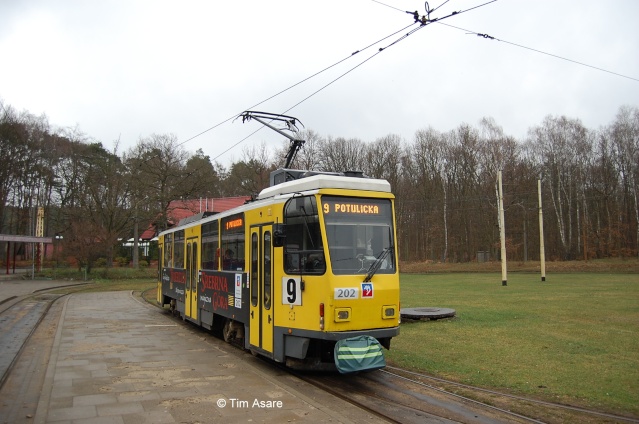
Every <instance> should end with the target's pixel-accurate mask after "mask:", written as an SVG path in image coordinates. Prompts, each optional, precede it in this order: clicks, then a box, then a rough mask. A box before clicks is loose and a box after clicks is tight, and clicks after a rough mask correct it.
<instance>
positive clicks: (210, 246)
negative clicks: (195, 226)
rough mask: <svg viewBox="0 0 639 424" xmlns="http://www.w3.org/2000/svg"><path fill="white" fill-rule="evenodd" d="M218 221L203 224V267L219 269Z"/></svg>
mask: <svg viewBox="0 0 639 424" xmlns="http://www.w3.org/2000/svg"><path fill="white" fill-rule="evenodd" d="M218 241H219V230H218V221H213V222H208V223H206V224H204V225H202V268H204V269H214V270H217V268H218V263H219V254H218V252H219V250H218Z"/></svg>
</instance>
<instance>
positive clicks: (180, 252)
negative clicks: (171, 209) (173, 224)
mask: <svg viewBox="0 0 639 424" xmlns="http://www.w3.org/2000/svg"><path fill="white" fill-rule="evenodd" d="M173 243H174V246H173V248H174V252H173V262H174V263H173V268H184V230H180V231H176V232H175V241H174V242H173Z"/></svg>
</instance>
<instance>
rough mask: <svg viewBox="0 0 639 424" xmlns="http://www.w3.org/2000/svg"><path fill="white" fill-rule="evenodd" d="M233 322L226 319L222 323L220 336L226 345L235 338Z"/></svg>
mask: <svg viewBox="0 0 639 424" xmlns="http://www.w3.org/2000/svg"><path fill="white" fill-rule="evenodd" d="M232 324H233V321H231V320H230V319H227V320H226V321H224V329H223V330H222V336H223V337H224V341H225V342H227V343H231V341H232V340H233V339H234V338H235V330H234V329H233V325H232Z"/></svg>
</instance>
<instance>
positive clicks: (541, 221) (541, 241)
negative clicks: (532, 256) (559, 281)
mask: <svg viewBox="0 0 639 424" xmlns="http://www.w3.org/2000/svg"><path fill="white" fill-rule="evenodd" d="M537 193H538V196H539V264H540V266H541V281H546V254H545V252H544V250H545V249H544V213H543V212H542V209H541V179H539V180H537Z"/></svg>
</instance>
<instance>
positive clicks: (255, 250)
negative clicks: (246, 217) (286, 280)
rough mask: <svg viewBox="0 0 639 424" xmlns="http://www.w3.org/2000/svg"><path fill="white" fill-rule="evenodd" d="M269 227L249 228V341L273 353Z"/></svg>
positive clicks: (271, 249)
mask: <svg viewBox="0 0 639 424" xmlns="http://www.w3.org/2000/svg"><path fill="white" fill-rule="evenodd" d="M271 238H272V227H271V225H265V226H260V227H253V228H251V271H250V272H251V333H250V340H249V341H250V343H251V345H253V346H257V347H259V348H261V349H262V350H263V351H266V352H271V353H272V352H273V326H274V325H275V323H274V316H273V311H274V309H273V300H272V299H273V263H272V257H273V243H272V239H271Z"/></svg>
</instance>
